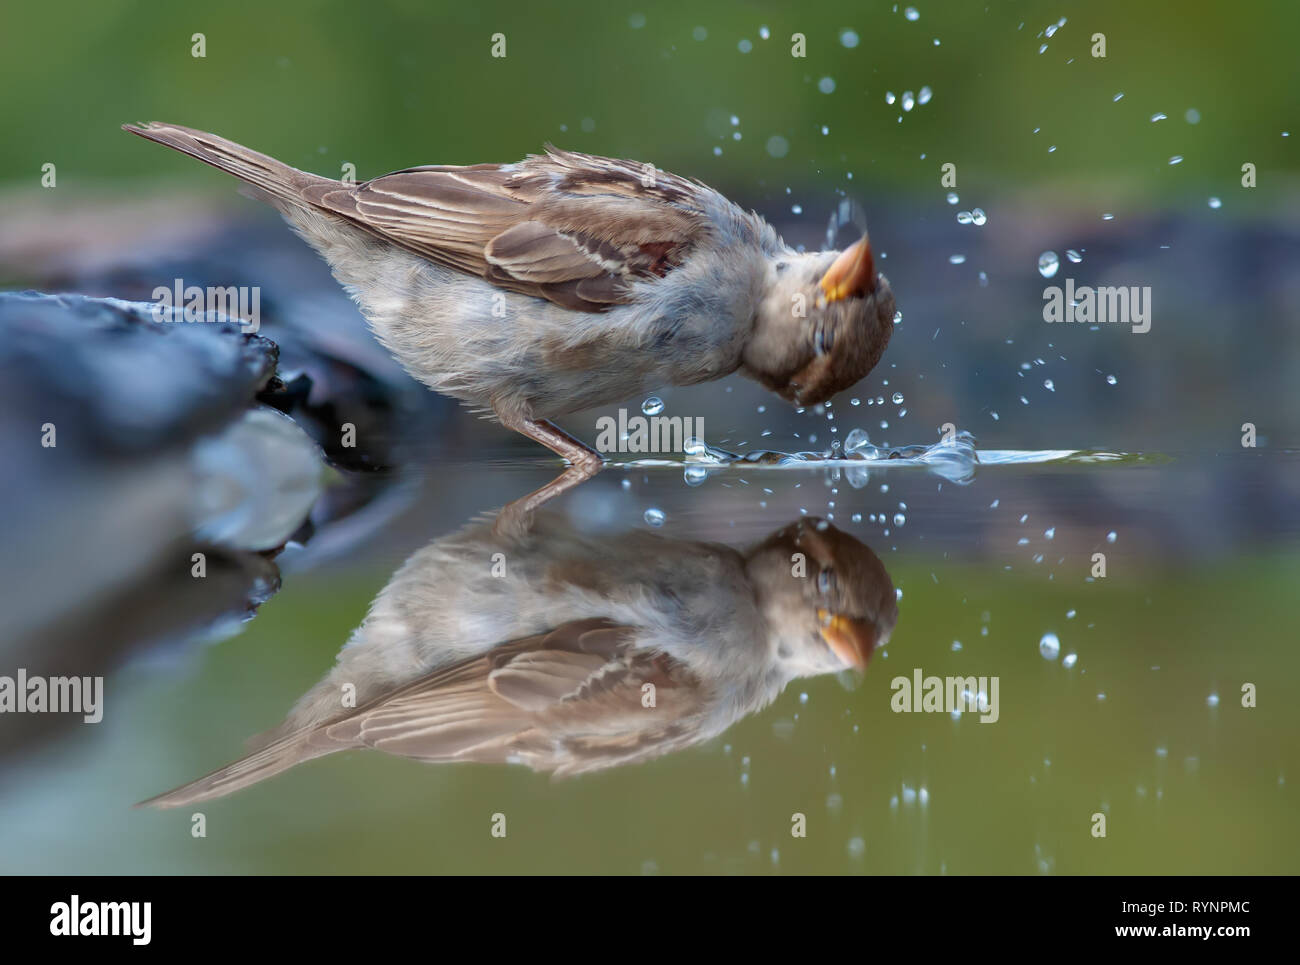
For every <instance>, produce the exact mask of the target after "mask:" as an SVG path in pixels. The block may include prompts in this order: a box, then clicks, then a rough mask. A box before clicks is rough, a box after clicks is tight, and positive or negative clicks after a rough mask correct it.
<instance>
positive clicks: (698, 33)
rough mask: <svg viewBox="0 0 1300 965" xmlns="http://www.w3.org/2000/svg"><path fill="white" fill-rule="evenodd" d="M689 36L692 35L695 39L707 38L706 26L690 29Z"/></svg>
mask: <svg viewBox="0 0 1300 965" xmlns="http://www.w3.org/2000/svg"><path fill="white" fill-rule="evenodd" d="M691 36H692V37H694V38H695V39H696V40H708V39H709V30H708V28H707V27H696V28H695V29H694V30H692V31H691Z"/></svg>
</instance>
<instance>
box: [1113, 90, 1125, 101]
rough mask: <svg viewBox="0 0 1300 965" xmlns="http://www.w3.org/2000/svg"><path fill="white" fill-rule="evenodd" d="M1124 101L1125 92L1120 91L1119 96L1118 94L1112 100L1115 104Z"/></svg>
mask: <svg viewBox="0 0 1300 965" xmlns="http://www.w3.org/2000/svg"><path fill="white" fill-rule="evenodd" d="M1123 99H1124V92H1123V91H1120V92H1119V93H1118V94H1116V95H1115V96H1114V97H1112V98H1111V100H1113V101H1114V102H1115V103H1117V104H1118V103H1119V102H1120V101H1122V100H1123Z"/></svg>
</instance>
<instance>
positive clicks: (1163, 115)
mask: <svg viewBox="0 0 1300 965" xmlns="http://www.w3.org/2000/svg"><path fill="white" fill-rule="evenodd" d="M1168 116H1169V115H1168V114H1166V113H1165V112H1164V111H1156V113H1154V114H1152V115H1151V123H1152V124H1154V123H1155V122H1156V121H1163V120H1164V119H1165V118H1167V117H1168Z"/></svg>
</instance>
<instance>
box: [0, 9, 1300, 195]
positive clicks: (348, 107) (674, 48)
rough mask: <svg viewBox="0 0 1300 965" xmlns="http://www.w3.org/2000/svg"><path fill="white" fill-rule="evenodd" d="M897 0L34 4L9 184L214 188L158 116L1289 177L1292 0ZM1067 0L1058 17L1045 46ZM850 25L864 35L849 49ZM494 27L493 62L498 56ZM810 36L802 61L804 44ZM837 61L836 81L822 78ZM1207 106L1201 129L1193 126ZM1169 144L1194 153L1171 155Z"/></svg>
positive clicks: (304, 129) (1177, 177) (338, 142)
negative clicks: (142, 135) (42, 174)
mask: <svg viewBox="0 0 1300 965" xmlns="http://www.w3.org/2000/svg"><path fill="white" fill-rule="evenodd" d="M906 6H907V5H905V4H894V3H886V2H877V3H864V2H829V3H817V4H803V5H800V6H798V7H797V8H795V7H792V6H791V5H789V4H780V3H762V2H748V3H739V2H738V3H700V2H690V3H683V2H672V0H670V2H662V3H655V4H653V5H649V4H636V3H633V4H624V3H607V2H600V3H595V2H593V3H581V2H579V3H569V4H563V5H558V4H520V3H511V2H492V0H488V2H482V3H475V4H453V3H436V2H435V3H428V2H420V0H405V2H388V3H374V4H367V5H365V6H364V7H361V6H358V5H357V4H354V3H344V2H328V0H289V2H280V3H275V4H263V3H252V2H232V3H224V4H220V5H215V6H214V5H210V4H204V5H197V4H189V3H168V2H164V0H152V2H150V0H103V2H98V3H93V4H92V3H74V4H69V3H64V2H58V0H54V2H48V3H40V4H19V5H16V6H13V7H12V8H11V9H9V10H7V11H6V17H5V20H6V22H5V30H4V32H3V35H0V62H3V64H4V72H5V76H6V78H7V82H6V83H5V84H4V86H3V88H2V89H0V124H3V125H4V129H5V130H6V131H8V132H9V135H8V136H7V137H5V138H4V139H3V142H2V143H0V177H2V178H4V179H6V180H9V181H16V182H22V181H24V180H25V179H32V180H35V179H37V178H38V177H39V171H40V166H41V164H43V163H45V162H47V161H54V162H56V163H58V164H59V170H60V176H61V178H62V179H64V183H65V184H66V183H70V182H80V181H86V180H94V179H98V178H105V177H112V178H116V177H140V176H151V175H157V174H166V175H169V176H173V175H174V176H179V177H184V178H187V179H189V180H192V181H195V182H201V183H204V184H212V183H213V181H212V179H211V177H210V175H207V174H205V173H203V172H201V171H200V170H199V168H197V167H196V166H193V165H188V164H186V163H183V162H181V161H180V160H179V159H178V158H175V157H171V156H168V155H167V154H166V153H165V152H163V151H159V150H156V149H154V150H148V149H145V148H144V147H143V146H142V145H141V144H139V143H136V142H134V141H133V140H132V139H131V138H129V137H127V136H126V135H125V134H122V133H120V132H118V131H117V130H116V125H117V124H120V123H122V122H126V121H137V120H153V119H158V120H169V121H175V122H178V123H182V124H186V125H188V126H191V127H198V128H201V129H205V130H212V131H216V132H219V133H222V134H224V135H226V136H228V137H231V138H233V139H235V140H239V141H241V142H243V143H247V144H249V145H251V146H254V147H256V148H258V149H260V150H262V151H264V152H266V153H269V154H272V155H274V156H276V157H279V158H281V159H283V160H285V161H287V162H289V163H290V164H294V165H297V166H301V167H304V168H306V169H309V170H313V171H318V172H320V173H323V174H337V173H338V169H339V166H340V164H342V163H343V162H345V161H350V162H352V163H354V164H356V166H357V170H358V173H359V175H360V176H361V177H363V178H364V177H371V176H375V175H377V174H380V173H384V172H387V171H389V170H394V169H398V168H402V167H407V166H410V165H413V164H419V163H473V162H480V161H487V160H494V161H506V160H513V159H517V158H519V157H521V156H523V155H524V154H526V153H528V152H531V151H536V150H538V149H540V147H541V145H542V144H543V143H544V142H546V141H553V142H555V143H557V144H559V145H560V146H562V147H568V148H571V149H575V150H583V151H589V152H593V153H601V154H610V155H615V156H626V157H633V158H638V159H648V160H652V161H654V162H655V163H656V164H659V165H660V166H662V167H665V168H668V169H670V170H678V171H680V172H682V173H686V174H690V175H692V176H696V177H701V178H703V179H704V180H706V181H713V182H717V183H718V184H719V185H720V186H724V187H735V186H737V185H744V186H746V187H748V188H749V189H750V190H751V191H752V190H753V189H754V185H755V183H757V182H763V183H766V184H767V186H768V188H769V190H772V191H774V190H775V189H776V188H777V187H778V186H779V187H784V186H785V185H787V184H790V183H802V182H808V181H815V182H816V183H818V184H821V185H834V186H838V187H847V186H849V182H848V181H847V180H846V177H847V175H848V174H849V173H850V172H852V174H853V182H854V183H855V184H856V185H863V184H865V185H879V186H882V187H886V188H888V189H890V190H910V191H919V190H929V189H933V188H935V187H937V182H938V171H937V164H938V162H939V159H944V160H951V161H954V162H956V163H958V165H959V170H960V171H961V175H962V182H963V184H965V185H967V186H971V185H974V184H979V183H996V182H1006V181H1014V182H1016V183H1018V184H1019V185H1021V186H1023V187H1031V186H1042V187H1044V188H1062V189H1067V188H1068V190H1069V191H1071V192H1076V193H1077V192H1096V193H1100V194H1103V195H1106V196H1116V195H1123V194H1129V195H1133V196H1149V195H1151V194H1166V193H1171V192H1176V191H1178V190H1180V189H1181V188H1183V187H1186V186H1189V185H1197V186H1200V185H1206V186H1209V185H1221V186H1224V187H1223V189H1222V193H1226V190H1227V186H1231V185H1235V184H1237V182H1238V180H1239V176H1240V161H1241V159H1243V158H1245V159H1250V160H1252V161H1254V162H1255V163H1256V164H1257V165H1258V167H1259V171H1260V178H1261V180H1262V181H1272V180H1273V179H1276V178H1279V177H1290V176H1293V175H1294V173H1295V171H1296V163H1297V162H1296V158H1295V153H1294V151H1291V150H1288V147H1289V146H1288V145H1286V144H1285V143H1284V140H1283V139H1282V138H1281V136H1280V135H1281V131H1282V130H1283V129H1284V128H1285V125H1284V124H1270V123H1267V119H1276V120H1278V121H1279V122H1280V121H1282V119H1288V120H1291V121H1293V120H1294V119H1295V118H1296V108H1297V106H1300V90H1298V89H1297V85H1296V84H1295V83H1294V66H1295V63H1294V62H1295V43H1296V38H1297V33H1298V30H1300V7H1297V6H1296V4H1294V3H1290V2H1287V0H1276V2H1246V3H1241V4H1234V5H1231V6H1230V7H1225V6H1224V5H1223V4H1221V3H1214V2H1210V0H1190V2H1183V3H1174V2H1165V3H1132V2H1130V0H1098V2H1089V3H1077V2H1062V0H1054V2H1049V0H1038V2H1014V3H989V4H979V3H967V2H962V0H947V2H929V3H921V4H918V5H916V10H917V13H918V16H917V19H916V20H914V21H912V20H908V19H907V18H906V16H905V14H904V10H905V8H906ZM1062 17H1064V18H1066V24H1065V26H1064V27H1061V28H1060V29H1059V30H1057V31H1056V32H1055V35H1054V36H1052V37H1051V38H1044V37H1042V36H1041V35H1042V34H1043V32H1044V29H1045V28H1047V27H1049V26H1053V25H1055V24H1057V23H1058V21H1059V20H1060V19H1061V18H1062ZM764 27H766V29H767V32H768V34H769V37H768V39H763V38H762V36H761V34H760V30H761V29H762V28H764ZM845 30H851V31H853V32H854V33H855V34H856V36H857V38H858V39H857V45H856V46H854V47H846V46H844V42H843V39H842V35H843V32H844V31H845ZM196 32H201V33H203V34H204V35H205V36H206V44H207V56H206V57H205V58H202V59H199V58H195V57H192V56H191V40H190V38H191V36H192V35H193V34H194V33H196ZM498 32H499V33H502V34H504V35H505V37H506V51H507V56H506V57H504V58H500V59H496V58H493V57H492V56H491V55H490V48H491V44H492V40H491V38H492V35H493V34H495V33H498ZM796 32H798V33H802V34H804V35H805V36H806V38H807V56H806V57H805V58H794V57H792V56H791V43H790V37H791V35H792V34H794V33H796ZM1096 32H1101V33H1104V34H1105V35H1106V45H1107V56H1106V58H1105V59H1104V60H1102V59H1094V58H1093V57H1091V56H1090V47H1091V39H1090V38H1091V36H1092V34H1094V33H1096ZM697 37H702V38H703V39H696V38H697ZM746 42H747V43H748V44H749V45H750V46H751V49H750V50H749V52H748V53H745V52H742V51H741V49H740V46H741V45H742V44H743V43H746ZM1044 43H1045V44H1046V45H1047V48H1048V49H1047V50H1046V51H1045V52H1044V53H1041V54H1040V53H1039V48H1040V46H1042V45H1043V44H1044ZM823 78H830V79H831V80H832V81H833V82H834V90H833V92H831V93H829V94H828V93H823V92H822V91H821V89H820V88H819V84H821V82H822V79H823ZM923 86H928V87H930V88H931V89H932V91H933V94H934V96H933V100H932V101H931V102H930V103H929V104H927V105H924V106H919V107H917V108H916V109H914V110H913V111H911V112H908V113H907V114H906V115H905V116H903V121H902V123H899V121H898V118H899V117H900V116H902V115H903V111H902V110H901V109H900V107H899V105H898V104H895V105H894V106H890V105H888V104H887V103H886V100H885V97H886V93H887V92H888V91H893V92H894V93H895V94H896V95H901V94H902V93H903V92H904V91H905V90H911V91H919V90H920V89H921V88H922V87H923ZM1121 92H1123V93H1125V95H1126V96H1125V97H1124V98H1123V99H1122V100H1121V101H1119V102H1115V101H1113V97H1114V95H1116V94H1118V93H1121ZM1189 108H1190V109H1194V110H1196V111H1198V112H1199V114H1200V118H1201V121H1200V123H1198V124H1194V125H1193V124H1188V123H1186V121H1185V119H1184V117H1185V112H1186V111H1187V110H1188V109H1189ZM1157 111H1163V112H1165V113H1166V114H1168V118H1169V119H1168V120H1167V121H1165V122H1162V124H1163V126H1162V125H1161V124H1151V123H1150V121H1149V118H1150V117H1151V116H1152V115H1153V114H1154V113H1155V112H1157ZM733 115H734V116H736V117H738V118H739V120H740V124H739V127H738V128H733V127H732V125H731V122H730V118H731V117H732V116H733ZM1261 121H1265V122H1264V123H1261ZM823 126H826V127H828V128H829V134H825V135H823V134H822V128H823ZM1035 128H1041V131H1040V132H1039V133H1038V134H1035V133H1034V129H1035ZM1170 128H1176V129H1177V131H1176V137H1175V138H1174V142H1175V144H1176V148H1177V149H1176V150H1171V149H1170V146H1169V145H1170V140H1169V138H1170V133H1169V130H1170ZM736 130H739V132H740V133H741V135H742V139H741V140H739V141H736V140H734V139H733V137H732V135H733V133H734V132H735V131H736ZM773 135H779V136H781V137H784V138H785V139H786V140H787V141H788V144H789V151H788V153H787V154H786V156H785V157H784V158H781V159H778V158H773V157H771V156H770V155H769V154H768V152H767V150H766V145H767V142H768V139H769V138H770V137H772V136H773ZM1052 144H1055V145H1057V150H1056V151H1055V152H1053V154H1052V155H1051V156H1049V155H1048V151H1047V149H1048V147H1049V146H1050V145H1052ZM715 147H721V148H722V154H721V156H715V154H714V148H715ZM922 153H925V154H928V156H929V157H928V159H927V160H926V161H922V160H921V159H920V155H921V154H922ZM1172 154H1180V155H1183V156H1184V157H1185V158H1186V161H1185V162H1184V163H1183V164H1182V165H1181V166H1179V169H1178V170H1177V171H1170V170H1169V167H1168V164H1167V162H1168V159H1169V157H1170V156H1171V155H1172ZM1245 203H1247V204H1249V203H1251V202H1250V200H1249V198H1247V199H1246V201H1245ZM1255 203H1267V202H1265V201H1259V202H1255Z"/></svg>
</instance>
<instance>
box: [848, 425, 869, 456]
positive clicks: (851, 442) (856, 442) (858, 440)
mask: <svg viewBox="0 0 1300 965" xmlns="http://www.w3.org/2000/svg"><path fill="white" fill-rule="evenodd" d="M870 445H871V440H870V439H869V438H868V437H867V433H866V431H865V430H864V429H854V430H853V431H852V432H850V433H849V434H848V436H847V438H845V440H844V451H845V452H854V451H856V450H858V449H861V448H863V447H865V446H870Z"/></svg>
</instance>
